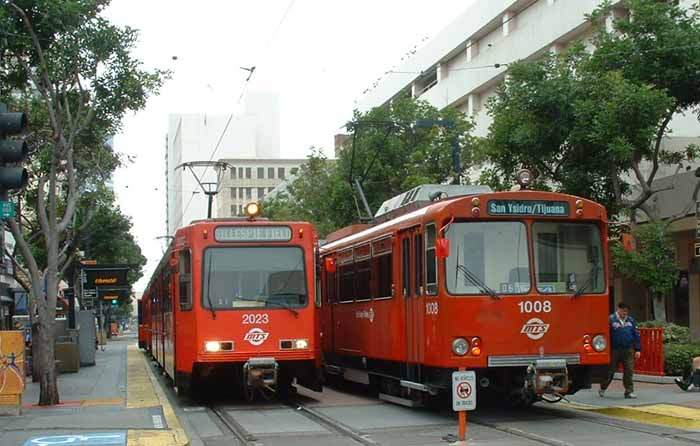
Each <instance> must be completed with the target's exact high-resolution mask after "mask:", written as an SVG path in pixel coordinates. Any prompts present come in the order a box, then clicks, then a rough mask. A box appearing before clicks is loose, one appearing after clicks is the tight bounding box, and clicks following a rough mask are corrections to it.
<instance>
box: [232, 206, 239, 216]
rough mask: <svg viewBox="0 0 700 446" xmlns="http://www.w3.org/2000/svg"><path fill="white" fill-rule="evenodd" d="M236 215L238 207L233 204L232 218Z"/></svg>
mask: <svg viewBox="0 0 700 446" xmlns="http://www.w3.org/2000/svg"><path fill="white" fill-rule="evenodd" d="M234 215H238V205H235V204H232V205H231V217H233V216H234Z"/></svg>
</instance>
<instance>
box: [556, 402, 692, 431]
mask: <svg viewBox="0 0 700 446" xmlns="http://www.w3.org/2000/svg"><path fill="white" fill-rule="evenodd" d="M568 406H570V407H572V408H574V409H579V410H587V411H590V412H596V413H602V414H604V415H609V416H612V417H618V418H624V419H626V420H632V421H637V422H640V423H648V424H659V425H662V426H670V427H675V428H678V429H700V409H693V408H690V407H683V406H676V405H673V404H651V405H648V406H613V407H596V406H584V405H578V404H568Z"/></svg>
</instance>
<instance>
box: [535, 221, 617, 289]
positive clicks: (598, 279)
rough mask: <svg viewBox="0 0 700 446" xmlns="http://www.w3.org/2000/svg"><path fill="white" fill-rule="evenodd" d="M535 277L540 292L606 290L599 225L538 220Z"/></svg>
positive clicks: (536, 225)
mask: <svg viewBox="0 0 700 446" xmlns="http://www.w3.org/2000/svg"><path fill="white" fill-rule="evenodd" d="M532 240H533V243H534V245H535V249H534V252H535V277H536V280H537V290H538V291H539V292H540V293H545V294H552V293H559V294H561V293H573V294H586V293H602V292H603V291H605V270H604V268H603V258H602V255H603V254H602V251H603V250H602V247H601V235H600V229H599V228H598V226H597V225H595V224H592V223H553V222H536V223H534V224H533V225H532Z"/></svg>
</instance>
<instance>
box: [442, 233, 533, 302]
mask: <svg viewBox="0 0 700 446" xmlns="http://www.w3.org/2000/svg"><path fill="white" fill-rule="evenodd" d="M447 238H449V239H450V246H451V248H450V250H451V254H450V256H449V257H448V258H447V260H446V263H445V265H446V268H447V271H446V279H447V290H448V291H449V293H450V294H477V295H484V294H492V295H493V294H495V293H498V294H502V293H506V294H524V293H527V292H529V291H530V264H529V258H528V240H527V227H526V226H525V224H524V223H522V222H510V221H508V222H493V221H489V222H472V223H455V224H452V225H451V226H450V229H449V231H447Z"/></svg>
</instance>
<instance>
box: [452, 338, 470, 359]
mask: <svg viewBox="0 0 700 446" xmlns="http://www.w3.org/2000/svg"><path fill="white" fill-rule="evenodd" d="M468 351H469V341H467V340H466V339H464V338H457V339H455V340H454V341H452V353H454V354H455V355H457V356H464V355H466V354H467V352H468Z"/></svg>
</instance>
